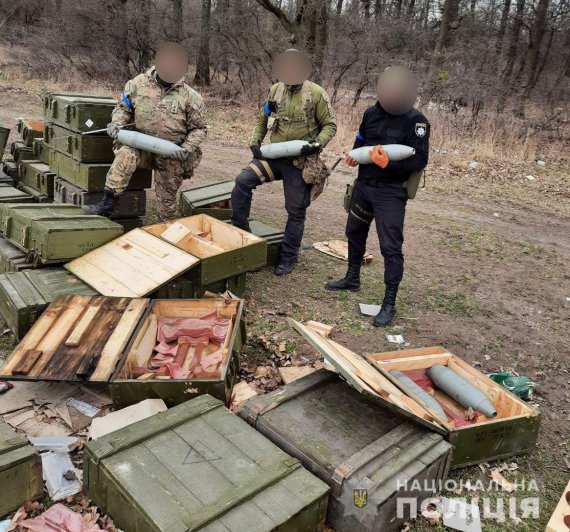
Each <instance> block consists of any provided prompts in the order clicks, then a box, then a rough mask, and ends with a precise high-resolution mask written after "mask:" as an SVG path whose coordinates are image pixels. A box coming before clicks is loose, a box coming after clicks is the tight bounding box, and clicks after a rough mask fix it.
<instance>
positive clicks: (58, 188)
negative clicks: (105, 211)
mask: <svg viewBox="0 0 570 532" xmlns="http://www.w3.org/2000/svg"><path fill="white" fill-rule="evenodd" d="M54 188H55V190H54V200H55V201H56V202H57V203H68V204H70V205H77V206H78V207H84V206H86V205H93V204H95V203H99V202H100V201H101V200H102V199H103V192H87V191H86V190H83V189H81V188H79V187H77V186H75V185H72V184H71V183H69V182H68V181H66V180H65V179H63V178H61V177H56V178H55V187H54ZM145 213H146V191H144V190H125V192H123V193H122V194H121V195H120V196H119V199H118V201H117V204H116V205H115V209H114V210H113V213H112V214H111V219H113V220H115V219H117V218H135V217H139V216H144V215H145Z"/></svg>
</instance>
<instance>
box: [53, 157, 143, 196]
mask: <svg viewBox="0 0 570 532" xmlns="http://www.w3.org/2000/svg"><path fill="white" fill-rule="evenodd" d="M49 166H50V168H51V170H52V172H55V173H56V174H57V175H59V176H61V177H63V178H64V179H65V180H66V181H69V182H70V183H71V184H73V185H76V186H78V187H79V188H81V189H83V190H87V191H89V192H94V191H95V192H96V191H99V192H100V191H102V190H103V188H104V187H105V179H106V177H107V172H108V171H109V168H110V167H111V165H110V164H100V163H97V164H95V163H94V164H87V163H80V162H79V161H76V160H75V159H72V158H71V157H69V156H67V155H66V154H64V153H60V152H58V151H55V150H52V151H51V152H50V163H49ZM151 184H152V170H151V169H149V168H137V170H135V172H134V174H133V175H132V177H131V180H130V182H129V186H128V187H127V188H128V189H130V190H139V189H144V188H150V186H151Z"/></svg>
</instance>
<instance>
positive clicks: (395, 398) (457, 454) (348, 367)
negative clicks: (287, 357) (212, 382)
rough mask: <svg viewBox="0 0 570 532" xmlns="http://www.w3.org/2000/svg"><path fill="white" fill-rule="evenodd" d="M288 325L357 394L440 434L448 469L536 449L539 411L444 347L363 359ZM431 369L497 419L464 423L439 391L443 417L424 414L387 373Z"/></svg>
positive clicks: (462, 416)
mask: <svg viewBox="0 0 570 532" xmlns="http://www.w3.org/2000/svg"><path fill="white" fill-rule="evenodd" d="M288 321H289V323H290V324H291V325H292V326H293V327H294V328H295V330H296V331H297V332H299V333H300V334H301V335H302V336H303V337H304V338H305V339H306V340H308V341H309V343H311V344H312V345H313V346H314V347H315V348H316V349H317V350H318V351H319V352H320V353H321V354H323V356H325V357H326V359H327V360H328V361H329V362H331V363H332V364H333V365H334V366H335V367H336V368H337V369H338V371H339V372H340V373H341V375H342V376H343V377H344V378H345V379H346V381H347V382H348V383H349V384H351V385H352V386H354V387H355V388H356V389H357V390H358V391H359V392H361V393H362V394H364V395H366V396H367V397H369V398H371V399H373V400H374V401H376V402H377V403H378V404H379V405H381V406H382V407H383V408H386V409H388V410H390V411H391V412H395V413H399V414H401V415H403V416H404V417H406V418H407V419H408V420H410V421H411V422H415V423H417V424H420V425H423V426H424V427H427V428H428V429H431V430H432V431H434V432H438V433H439V434H442V435H444V436H445V438H446V439H447V440H448V441H449V443H451V444H452V445H453V454H452V461H451V467H452V468H459V467H467V466H470V465H473V464H478V463H481V462H489V461H491V460H498V459H504V458H507V457H509V456H513V455H516V454H521V453H524V452H527V451H529V450H531V449H532V448H533V447H534V445H535V444H536V439H537V437H538V429H539V426H540V414H539V412H538V411H537V410H536V409H535V408H533V407H532V406H530V405H529V404H527V403H525V402H524V401H522V400H521V399H519V398H518V397H516V396H515V395H513V394H511V393H510V392H508V391H507V390H506V389H505V388H503V387H502V386H500V385H499V384H497V383H496V382H494V381H492V380H491V379H489V378H488V377H486V376H485V375H484V374H483V373H481V372H479V371H477V370H476V369H475V368H474V367H473V366H470V365H469V364H467V363H466V362H465V361H463V360H461V359H460V358H459V357H458V356H456V355H454V354H452V353H450V352H449V351H447V349H445V348H443V347H424V348H420V349H408V350H401V351H397V352H394V351H390V352H386V353H376V354H372V355H366V357H362V356H360V355H358V354H356V353H354V352H352V351H350V350H349V349H347V348H345V347H344V346H342V345H340V344H337V343H336V342H334V341H333V340H331V339H330V338H324V337H323V336H321V335H320V334H318V333H317V332H315V331H313V330H312V329H310V328H309V327H307V326H305V325H303V324H302V323H299V322H296V321H294V320H292V319H288ZM435 364H441V365H444V366H447V367H448V368H450V369H451V370H452V371H454V372H455V373H458V374H459V375H460V376H461V377H463V378H464V379H466V380H468V381H469V382H471V384H473V385H474V386H476V387H477V388H479V389H481V390H482V391H483V392H484V393H485V394H486V395H487V396H488V397H490V398H491V399H492V402H493V405H494V406H495V408H496V410H497V416H496V417H495V418H487V417H485V416H484V415H483V414H480V413H477V412H476V413H475V414H476V415H475V417H474V418H473V419H471V420H470V421H469V422H466V420H465V412H466V409H465V408H464V407H462V406H461V405H460V404H459V403H457V402H456V401H455V400H454V399H453V398H451V397H450V396H449V395H447V394H446V393H445V392H443V391H442V390H440V389H436V388H432V389H431V391H432V392H433V397H434V398H435V399H436V400H437V401H438V403H439V404H440V405H441V406H442V408H443V409H444V411H445V412H446V418H445V419H444V418H443V417H441V416H439V415H437V414H435V413H434V411H433V409H430V410H429V411H428V410H427V409H426V408H425V407H424V406H423V403H422V402H421V401H420V400H419V399H417V398H416V396H415V395H414V394H413V393H412V392H410V390H408V389H407V388H405V387H403V386H402V384H401V383H400V381H399V380H397V379H396V378H395V377H394V376H393V375H392V374H391V373H390V370H398V371H401V372H404V373H406V372H408V371H411V370H423V371H424V372H425V370H426V369H427V368H430V367H431V366H433V365H435ZM410 378H411V377H410ZM434 387H435V385H434Z"/></svg>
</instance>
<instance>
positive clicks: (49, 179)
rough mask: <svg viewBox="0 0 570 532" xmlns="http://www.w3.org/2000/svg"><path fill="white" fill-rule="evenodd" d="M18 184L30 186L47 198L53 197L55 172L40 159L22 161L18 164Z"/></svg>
mask: <svg viewBox="0 0 570 532" xmlns="http://www.w3.org/2000/svg"><path fill="white" fill-rule="evenodd" d="M19 170H20V184H22V185H25V186H28V187H31V188H33V189H35V190H37V191H38V192H40V193H41V194H44V195H45V196H47V197H48V198H53V188H54V187H53V183H54V179H55V174H54V173H53V172H52V171H51V170H50V168H49V166H48V165H47V164H45V163H42V162H41V161H35V160H31V161H24V162H22V163H21V164H20V168H19Z"/></svg>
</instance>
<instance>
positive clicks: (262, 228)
mask: <svg viewBox="0 0 570 532" xmlns="http://www.w3.org/2000/svg"><path fill="white" fill-rule="evenodd" d="M249 228H250V229H251V233H252V234H254V235H255V236H258V237H259V238H263V239H264V240H265V241H266V242H267V265H268V266H275V265H276V264H277V263H278V262H279V257H280V256H281V242H283V234H284V233H283V231H281V230H280V229H277V228H275V227H272V226H270V225H267V224H264V223H263V222H258V221H256V220H250V221H249Z"/></svg>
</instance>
